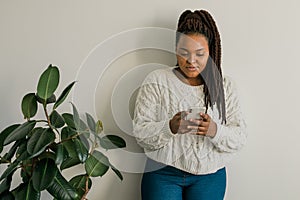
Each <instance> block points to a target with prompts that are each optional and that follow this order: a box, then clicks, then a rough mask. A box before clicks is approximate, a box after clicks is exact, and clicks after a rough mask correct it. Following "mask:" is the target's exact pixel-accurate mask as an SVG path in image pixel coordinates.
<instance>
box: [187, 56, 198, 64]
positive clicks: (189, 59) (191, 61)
mask: <svg viewBox="0 0 300 200" xmlns="http://www.w3.org/2000/svg"><path fill="white" fill-rule="evenodd" d="M187 61H188V62H189V63H191V64H192V63H195V62H196V56H195V55H193V54H190V56H189V57H188V59H187Z"/></svg>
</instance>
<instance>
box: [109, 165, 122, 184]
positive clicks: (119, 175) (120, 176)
mask: <svg viewBox="0 0 300 200" xmlns="http://www.w3.org/2000/svg"><path fill="white" fill-rule="evenodd" d="M110 167H111V169H112V170H113V171H114V172H115V174H116V175H117V176H118V177H119V179H120V180H121V181H123V175H122V174H121V172H120V171H119V170H118V169H117V168H115V167H114V166H113V165H111V164H110Z"/></svg>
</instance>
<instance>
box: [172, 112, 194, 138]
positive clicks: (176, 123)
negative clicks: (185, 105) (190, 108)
mask: <svg viewBox="0 0 300 200" xmlns="http://www.w3.org/2000/svg"><path fill="white" fill-rule="evenodd" d="M187 115H188V112H186V111H183V112H178V113H176V114H175V115H174V116H173V118H172V119H171V120H170V121H169V126H170V129H171V131H172V133H174V134H176V133H179V134H183V133H187V132H189V131H190V129H188V128H187V127H188V126H189V125H190V122H189V121H187V120H185V117H186V116H187Z"/></svg>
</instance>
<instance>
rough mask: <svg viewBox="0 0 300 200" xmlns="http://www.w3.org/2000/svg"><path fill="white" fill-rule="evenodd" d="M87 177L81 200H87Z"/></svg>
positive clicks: (87, 177)
mask: <svg viewBox="0 0 300 200" xmlns="http://www.w3.org/2000/svg"><path fill="white" fill-rule="evenodd" d="M89 191H90V190H89V176H88V175H86V181H85V191H84V194H83V195H82V198H81V200H87V198H86V196H87V194H88V192H89Z"/></svg>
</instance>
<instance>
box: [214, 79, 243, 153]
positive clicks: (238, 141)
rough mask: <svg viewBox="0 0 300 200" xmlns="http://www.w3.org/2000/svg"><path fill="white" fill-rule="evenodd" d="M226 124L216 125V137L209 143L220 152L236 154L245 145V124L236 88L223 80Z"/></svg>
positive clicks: (230, 82) (229, 81) (228, 80)
mask: <svg viewBox="0 0 300 200" xmlns="http://www.w3.org/2000/svg"><path fill="white" fill-rule="evenodd" d="M224 86H225V103H226V124H221V123H216V125H217V127H216V128H217V130H216V135H215V136H214V137H212V138H211V142H212V143H213V144H214V145H215V147H216V148H217V149H218V150H219V151H220V152H237V151H239V150H240V149H241V148H242V147H243V146H244V145H245V143H246V139H247V133H246V123H245V120H244V117H243V115H242V111H241V105H240V101H239V98H238V94H237V88H236V86H235V84H234V82H233V81H232V80H230V79H229V78H225V81H224Z"/></svg>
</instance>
